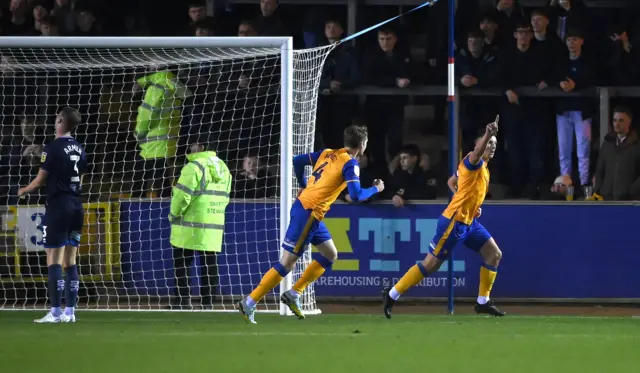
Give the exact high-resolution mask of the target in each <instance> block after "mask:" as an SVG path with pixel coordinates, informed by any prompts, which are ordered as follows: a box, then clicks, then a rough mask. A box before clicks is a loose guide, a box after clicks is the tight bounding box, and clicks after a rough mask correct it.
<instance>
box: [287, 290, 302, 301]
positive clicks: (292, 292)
mask: <svg viewBox="0 0 640 373" xmlns="http://www.w3.org/2000/svg"><path fill="white" fill-rule="evenodd" d="M289 294H291V296H292V297H294V298H295V299H298V298H300V295H301V294H298V292H297V291H295V290H293V289H290V290H289Z"/></svg>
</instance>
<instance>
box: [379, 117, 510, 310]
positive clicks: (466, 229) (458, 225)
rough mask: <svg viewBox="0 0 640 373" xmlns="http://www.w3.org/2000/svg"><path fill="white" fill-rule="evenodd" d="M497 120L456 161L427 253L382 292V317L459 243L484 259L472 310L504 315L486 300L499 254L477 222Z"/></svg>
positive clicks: (496, 246)
mask: <svg viewBox="0 0 640 373" xmlns="http://www.w3.org/2000/svg"><path fill="white" fill-rule="evenodd" d="M498 119H499V116H496V120H495V122H493V123H489V124H488V125H487V127H486V130H485V133H484V135H483V136H482V137H480V138H479V139H478V140H477V141H476V147H475V149H474V150H473V151H472V152H471V153H469V154H468V155H467V156H466V157H465V158H464V159H463V160H462V162H460V165H458V171H457V173H456V175H455V176H456V179H457V180H453V179H452V180H450V188H451V189H452V190H454V189H455V194H454V195H453V198H452V199H451V202H450V203H449V206H447V208H446V209H445V210H444V212H443V213H442V215H441V216H440V217H439V218H438V224H437V227H436V233H435V235H434V236H433V239H432V240H431V243H430V245H429V254H427V256H426V257H425V258H424V260H423V261H422V262H420V263H418V264H416V265H414V266H413V267H411V268H410V269H409V270H408V271H407V273H405V275H404V276H403V277H402V278H401V279H400V281H398V283H397V284H396V285H395V286H394V287H392V288H391V287H387V288H385V289H384V290H383V293H382V296H383V302H384V306H383V307H384V315H385V316H386V317H387V318H389V319H390V318H391V312H392V309H393V306H394V304H395V302H396V301H397V300H398V298H400V295H401V294H403V293H405V292H406V291H407V290H409V289H410V288H412V287H413V286H415V285H417V284H419V283H420V282H421V281H422V280H423V279H424V278H425V277H427V276H429V274H431V273H433V272H435V271H437V270H438V269H439V268H440V266H441V265H442V263H443V262H444V260H445V259H447V257H448V256H449V254H450V253H451V250H453V248H454V247H455V246H456V245H457V244H458V243H463V244H464V245H465V246H466V247H468V248H469V249H471V250H473V251H475V252H478V253H480V255H482V257H483V259H484V263H483V264H482V267H481V268H480V289H479V291H478V299H477V302H476V305H475V311H476V312H477V313H486V314H489V315H492V316H504V315H505V313H504V312H502V311H500V310H499V309H498V308H497V307H496V306H494V305H493V303H492V302H491V300H490V299H489V294H490V293H491V288H492V287H493V283H494V281H495V279H496V275H497V273H498V264H500V259H501V258H502V252H501V251H500V249H499V248H498V245H497V244H496V242H495V240H494V239H493V238H492V237H491V235H490V234H489V232H488V231H487V230H486V229H485V228H484V227H483V226H482V224H480V222H479V221H478V220H477V218H478V217H479V216H480V212H481V209H480V208H481V206H482V203H483V202H484V199H485V196H486V194H487V191H488V188H489V169H488V168H487V163H488V162H489V160H491V158H493V156H494V154H495V151H496V145H497V139H496V134H497V133H498ZM456 181H457V187H456V188H454V185H451V184H453V183H454V182H456Z"/></svg>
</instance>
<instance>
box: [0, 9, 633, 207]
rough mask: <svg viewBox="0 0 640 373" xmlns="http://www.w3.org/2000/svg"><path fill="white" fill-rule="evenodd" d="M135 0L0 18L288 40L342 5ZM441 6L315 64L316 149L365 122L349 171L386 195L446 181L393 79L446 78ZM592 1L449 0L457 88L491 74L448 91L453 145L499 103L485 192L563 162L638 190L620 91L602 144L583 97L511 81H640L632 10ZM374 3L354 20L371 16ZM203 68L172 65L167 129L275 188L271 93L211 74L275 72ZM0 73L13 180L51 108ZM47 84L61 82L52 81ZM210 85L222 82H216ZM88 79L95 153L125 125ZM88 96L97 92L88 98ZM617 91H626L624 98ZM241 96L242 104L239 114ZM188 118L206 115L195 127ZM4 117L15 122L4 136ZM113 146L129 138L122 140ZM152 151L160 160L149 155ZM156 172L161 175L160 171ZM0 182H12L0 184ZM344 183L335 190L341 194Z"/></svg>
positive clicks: (510, 190) (1, 24)
mask: <svg viewBox="0 0 640 373" xmlns="http://www.w3.org/2000/svg"><path fill="white" fill-rule="evenodd" d="M136 4H138V6H136V7H132V6H131V5H130V4H127V3H125V2H124V1H120V0H118V1H106V0H104V1H98V0H93V1H92V0H77V1H71V0H11V1H10V4H8V5H9V6H8V7H6V8H4V9H0V10H1V12H0V13H1V16H0V34H2V35H11V36H33V35H44V36H57V35H70V36H97V35H108V36H134V35H153V36H165V35H170V36H175V35H183V36H184V35H192V36H196V37H201V36H213V35H217V36H239V37H245V36H288V35H290V36H293V37H294V45H295V46H296V48H312V47H316V46H321V45H328V44H330V43H334V42H336V41H338V40H340V39H341V38H344V37H345V36H346V32H345V21H346V20H345V19H346V14H345V13H346V7H343V8H341V11H338V12H334V11H332V10H327V11H325V10H324V9H320V11H317V12H316V11H313V12H310V15H309V16H307V17H304V20H302V17H296V16H295V14H294V12H293V11H291V10H292V8H289V9H287V8H286V5H279V4H278V2H277V1H276V0H261V1H260V5H259V7H258V6H257V5H251V6H249V5H246V6H234V7H232V6H229V5H225V6H220V7H218V8H216V9H215V14H214V15H213V16H208V15H207V8H206V6H205V4H204V3H202V2H199V1H198V0H194V1H189V2H188V5H185V4H178V5H175V4H174V5H172V7H170V6H168V5H167V9H160V8H163V7H160V6H159V5H158V4H156V3H154V2H150V1H141V2H139V3H136ZM154 4H155V5H154ZM178 9H181V10H182V12H183V13H182V14H183V16H181V17H178V18H179V20H176V21H174V22H168V20H170V19H171V18H170V17H173V19H175V18H176V16H175V12H173V10H178ZM288 11H289V12H288ZM446 12H447V8H446V2H439V3H437V4H436V5H435V6H434V7H432V8H428V9H424V11H420V12H416V13H415V14H412V15H411V17H403V18H401V19H400V21H399V22H396V23H392V24H390V25H389V27H384V28H381V29H379V30H377V31H376V32H375V33H372V35H371V36H366V37H364V38H362V39H358V40H357V42H356V44H355V45H353V44H351V43H344V44H340V45H339V46H338V47H337V48H335V49H334V50H333V51H332V52H331V54H330V55H329V57H328V58H327V60H326V61H325V64H324V67H323V70H322V78H321V82H320V88H319V89H320V92H319V93H320V95H319V99H318V115H317V122H316V129H317V132H316V144H315V146H316V147H317V148H318V149H319V148H322V147H330V148H338V147H341V146H342V144H341V138H340V134H341V133H342V129H343V128H345V127H346V126H347V125H348V124H350V123H353V122H359V123H362V124H364V125H366V126H367V127H368V128H369V135H370V141H369V151H368V152H367V154H366V155H365V156H364V157H362V159H360V160H359V161H360V164H361V178H362V179H363V183H364V184H367V183H368V182H369V181H372V180H373V179H378V178H382V179H384V180H385V181H386V183H387V185H388V187H387V191H388V194H386V195H384V196H381V197H380V198H384V199H389V200H391V201H392V202H393V204H394V205H395V206H397V207H401V206H403V205H404V203H405V202H406V201H409V200H423V199H435V198H438V197H445V196H446V195H447V193H448V188H447V185H446V180H447V179H448V177H449V176H450V175H448V171H447V165H446V162H445V161H440V159H446V157H442V156H441V154H440V153H441V152H442V150H443V149H441V148H429V147H424V146H421V145H420V144H422V142H421V141H418V140H415V141H414V138H413V137H412V140H411V141H409V140H407V139H405V138H403V133H404V132H405V131H403V130H402V128H403V127H405V126H406V122H407V121H406V118H405V112H406V108H407V106H408V104H409V103H410V100H409V98H408V95H404V94H403V92H409V91H410V90H411V89H412V87H416V86H423V85H445V84H446V81H447V73H446V71H447V44H446V41H447V37H446V30H447V23H446V22H445V19H446ZM167 13H168V14H167ZM365 13H366V12H365ZM600 13H601V12H599V11H598V12H595V11H594V9H590V8H587V7H586V6H585V4H583V3H582V1H580V0H550V1H549V3H548V5H547V6H546V7H543V8H537V9H523V8H521V7H520V6H519V5H518V1H516V0H499V1H496V4H495V7H494V8H491V9H480V8H479V7H478V5H477V3H476V2H474V1H461V2H460V3H459V6H458V7H457V10H456V60H455V61H456V62H455V63H456V80H457V82H458V85H459V88H460V90H461V91H464V90H474V89H491V90H492V91H494V92H497V94H496V95H494V96H472V95H462V99H461V108H462V110H461V112H460V114H461V115H460V125H461V132H462V148H463V151H464V152H467V151H469V150H470V149H471V148H472V147H473V146H474V140H475V138H476V136H477V134H478V131H480V130H481V129H482V128H484V126H485V124H486V123H488V122H489V121H491V120H493V118H494V117H495V115H496V114H497V113H499V114H500V115H501V121H500V125H501V132H500V136H499V144H500V145H499V149H498V152H497V155H496V159H495V161H494V162H492V163H491V168H492V171H493V179H492V183H493V184H494V186H504V187H503V188H495V191H498V190H503V191H504V192H501V193H498V192H495V193H494V189H492V193H491V195H492V196H493V197H494V198H499V196H506V197H513V198H520V197H527V198H531V199H539V198H544V199H549V198H564V197H559V196H558V195H557V194H554V193H552V192H551V190H557V188H554V187H553V185H552V184H554V179H555V178H556V176H558V175H564V176H565V178H559V179H561V180H568V181H563V182H564V183H569V182H571V183H572V184H573V185H574V186H575V193H576V195H577V196H580V197H586V195H584V194H582V195H581V193H582V191H584V193H586V194H590V193H591V192H587V191H596V192H597V193H598V194H601V195H603V196H604V198H605V199H609V200H612V199H615V200H630V199H640V142H639V141H638V136H637V134H636V133H635V131H634V130H633V128H632V120H633V113H632V111H631V110H630V109H628V107H629V106H631V107H632V106H633V101H628V102H613V104H614V105H612V106H613V107H617V108H616V109H615V112H612V114H611V117H612V118H613V119H612V125H613V131H612V133H611V134H610V135H609V136H607V137H606V138H605V139H604V145H603V146H602V148H601V149H600V146H599V144H600V141H599V139H597V138H595V136H596V135H597V133H598V131H597V128H598V126H599V124H598V123H597V120H598V116H597V112H596V111H595V110H594V107H597V105H596V101H595V98H592V97H576V96H569V95H567V96H566V97H562V96H560V97H553V98H549V97H531V96H525V95H524V94H522V93H521V92H520V88H522V87H537V89H539V90H555V91H557V92H578V91H587V90H588V89H589V88H591V87H594V86H598V85H616V86H621V85H626V86H633V85H640V69H639V68H638V66H640V64H639V62H640V58H639V57H638V56H640V54H639V53H640V51H639V50H638V49H637V48H634V44H636V41H637V42H640V39H638V38H640V32H639V31H640V29H639V28H637V27H635V23H634V22H633V21H634V12H633V11H631V10H629V9H626V10H624V11H620V12H619V14H609V15H608V18H606V19H604V18H603V17H601V16H600ZM415 17H420V18H421V19H423V20H427V21H426V22H422V23H425V24H426V25H427V26H426V29H425V28H424V27H423V28H422V29H421V28H420V27H418V26H416V25H415V23H416V22H415V21H414V19H415ZM374 18H375V17H373V18H372V19H371V20H370V21H371V22H368V23H369V24H371V23H373V22H374ZM607 20H608V22H609V23H607ZM422 32H424V33H425V34H426V37H425V38H417V37H416V35H417V34H419V33H422ZM374 36H375V37H374ZM420 51H422V52H423V53H422V54H421V53H420ZM2 58H3V60H2V62H3V63H5V62H7V61H8V59H10V58H11V57H10V56H6V55H3V56H2ZM251 68H252V69H256V70H260V71H262V74H263V75H264V76H266V75H270V74H265V73H264V71H265V70H264V69H266V68H268V66H265V65H261V66H257V65H255V64H253V65H251ZM211 69H212V67H211V66H203V65H199V66H197V67H189V68H187V69H185V68H182V69H181V70H182V71H183V72H184V71H190V72H188V73H187V74H186V76H185V75H184V74H182V75H180V74H178V75H179V77H180V79H181V80H182V81H183V82H184V84H185V85H186V87H187V88H188V91H189V92H190V94H191V98H188V97H187V96H185V101H184V106H185V110H183V112H182V113H183V117H188V118H190V119H189V120H184V119H183V121H182V123H181V125H182V126H184V127H189V129H187V130H186V131H183V132H181V133H192V132H193V129H192V128H191V127H194V126H195V125H196V123H197V124H198V131H199V132H202V131H209V132H212V133H219V134H222V133H223V132H226V137H225V136H218V137H213V139H214V140H213V141H218V142H219V143H220V144H224V145H221V147H224V149H219V152H220V153H221V154H222V155H223V156H225V157H226V158H228V160H229V161H230V162H231V161H236V162H233V163H237V165H236V164H233V165H232V166H231V168H232V169H235V170H236V177H235V178H234V179H235V180H236V187H235V188H234V197H236V198H264V197H272V196H276V195H277V193H278V190H277V184H278V183H277V177H276V176H274V174H275V173H273V172H271V171H270V170H271V168H270V167H268V165H269V163H271V162H272V161H273V159H270V158H268V157H265V150H264V149H267V151H266V152H267V153H269V154H271V155H273V154H277V150H274V148H273V147H274V146H277V133H278V126H279V123H277V118H276V117H275V116H274V115H273V113H276V112H277V110H275V109H274V107H275V106H276V105H277V104H278V103H277V101H276V100H277V99H276V98H274V99H273V100H270V99H267V100H266V101H264V102H263V101H260V99H259V98H257V97H256V98H254V99H253V100H252V99H250V98H249V97H246V96H243V97H242V98H240V97H239V96H234V95H229V91H230V90H232V88H230V85H229V84H228V83H225V84H226V85H223V84H222V83H221V79H220V77H221V76H224V77H227V78H228V80H229V79H232V80H233V81H236V82H237V83H236V85H237V87H236V86H234V87H233V89H235V90H237V89H245V88H251V87H253V86H255V85H266V86H277V84H278V83H277V82H274V81H268V82H266V81H265V80H264V79H260V81H257V80H256V79H255V77H253V76H247V75H246V74H244V73H238V74H236V75H238V76H235V75H234V74H235V73H236V72H235V71H232V72H229V71H216V72H213V71H212V70H211ZM244 69H245V68H243V69H241V70H242V71H245V70H244ZM204 70H206V72H203V71H204ZM2 73H3V76H2V83H3V84H2V92H1V93H2V98H3V104H4V107H3V108H2V125H3V128H2V134H3V138H2V143H1V145H2V150H1V151H2V156H3V157H2V159H3V160H2V162H0V168H2V169H3V170H4V171H2V172H0V178H4V179H3V180H6V181H3V182H0V185H9V186H11V185H19V184H24V180H26V179H28V178H29V177H30V176H31V175H32V174H33V172H34V171H33V170H34V169H35V167H36V165H37V159H38V155H39V153H40V152H41V144H43V143H44V142H45V141H46V140H45V139H46V138H47V134H49V133H50V132H51V131H50V130H47V129H46V126H43V125H42V124H44V122H46V121H47V120H46V118H48V117H47V115H48V116H50V115H51V114H52V113H45V115H44V116H43V115H42V114H41V113H39V112H38V111H37V107H38V103H37V102H36V101H35V99H34V98H33V97H35V96H37V93H36V92H35V91H34V90H36V89H37V87H38V84H31V83H29V82H28V79H29V77H25V76H16V75H15V74H14V75H12V74H11V72H10V71H8V70H6V69H3V70H2ZM225 74H226V75H225ZM275 75H277V74H275ZM275 75H274V76H275ZM211 76H218V78H216V80H215V84H214V83H212V80H211V79H205V80H204V81H203V79H202V78H203V77H211ZM48 79H49V78H48ZM278 79H279V78H278ZM55 84H56V85H55V86H56V87H59V86H60V85H64V84H65V82H60V81H59V82H57V83H55ZM76 84H79V83H76ZM83 84H84V85H86V86H90V87H91V89H98V90H100V84H104V83H103V82H97V83H96V82H93V81H90V82H83ZM44 85H46V86H47V87H50V86H52V83H51V82H49V81H47V82H46V83H45V84H44ZM362 86H376V87H384V88H394V89H396V94H394V95H369V96H365V97H364V99H361V97H360V96H358V95H353V94H348V93H349V91H350V90H353V89H354V88H357V87H362ZM221 87H224V88H223V89H222V90H223V91H224V92H220V90H221ZM88 89H89V88H88ZM212 90H213V91H212ZM79 92H80V89H78V90H75V91H74V90H70V91H69V90H68V91H66V92H60V90H59V89H54V90H51V89H49V90H46V93H45V95H47V94H48V95H52V96H57V97H58V98H57V99H56V100H54V102H52V101H47V102H46V105H45V106H50V107H51V108H52V112H53V113H55V110H56V108H55V106H56V105H58V106H59V105H63V104H64V105H65V106H66V105H67V104H69V103H72V104H74V103H76V102H74V101H73V98H71V96H73V95H79ZM87 93H90V94H89V95H87V97H89V98H87V99H86V100H85V101H82V100H80V99H78V100H80V101H78V102H77V104H78V105H79V106H81V107H86V108H87V109H86V110H85V113H87V117H88V118H89V123H93V125H94V126H95V128H100V129H95V128H92V129H90V130H85V131H84V133H85V136H84V137H85V138H84V140H85V141H86V142H88V143H90V144H93V143H95V144H94V145H93V146H92V145H89V146H88V151H90V152H91V151H92V150H93V151H94V152H95V153H108V152H107V151H106V147H104V146H100V144H99V141H110V142H112V143H114V144H116V143H127V144H135V140H131V138H129V137H122V136H123V135H122V133H124V131H122V129H121V128H115V130H114V129H113V128H112V127H109V126H108V125H101V123H98V122H100V121H101V119H100V118H101V117H100V115H99V114H98V110H97V109H92V108H95V107H97V106H99V105H100V102H98V101H101V102H104V101H109V102H111V101H113V100H100V99H99V97H100V95H101V93H100V92H99V91H87ZM343 93H344V94H343ZM64 95H66V96H65V97H66V98H65V99H64V100H61V99H60V98H59V97H62V96H64ZM90 97H95V98H97V100H98V101H91V98H90ZM274 97H275V95H274ZM198 99H201V100H203V101H198ZM87 100H88V101H87ZM207 100H210V101H207ZM420 100H421V101H420ZM62 101H64V102H62ZM81 101H82V102H81ZM230 101H232V102H231V103H230ZM418 101H420V102H421V103H424V104H427V105H430V106H433V109H434V110H433V117H432V119H430V120H425V123H424V124H423V125H422V126H421V130H420V131H419V132H420V133H419V135H420V136H421V137H424V138H430V137H433V138H440V137H442V136H443V135H444V136H446V131H447V124H446V123H447V122H446V119H445V117H446V115H447V113H446V101H445V99H444V98H435V99H434V98H426V97H422V98H418ZM411 102H413V101H411ZM625 103H626V104H627V105H626V106H625V105H622V104H625ZM135 105H139V103H138V104H133V108H132V109H130V110H131V111H132V112H135ZM187 106H188V108H187ZM248 108H249V109H248ZM256 108H258V109H256ZM120 110H122V108H120ZM249 110H251V112H248V111H249ZM260 110H261V111H260ZM240 111H243V112H244V114H242V115H238V113H239V112H240ZM268 112H270V113H271V114H270V115H269V113H268ZM207 113H209V114H208V115H207ZM231 115H232V116H233V117H230V116H231ZM449 115H452V114H450V113H449ZM43 118H44V119H43ZM238 118H240V119H238ZM247 118H250V119H247ZM256 118H258V119H256ZM126 120H131V117H129V118H126V119H125V120H123V119H119V122H122V121H126ZM227 122H231V123H232V124H231V125H230V127H229V128H227V127H225V126H226V123H227ZM202 123H207V125H206V126H204V127H203V126H202ZM20 129H21V130H20ZM594 129H596V130H594ZM18 133H20V134H21V135H22V136H16V134H18ZM88 134H92V136H93V137H91V136H89V135H88ZM102 135H104V136H105V137H102ZM231 137H233V138H234V139H231ZM105 139H106V140H105ZM265 142H266V143H265ZM443 142H446V141H443ZM123 149H125V150H126V149H128V150H132V149H130V148H126V146H125V148H123ZM232 149H234V151H231V150H232ZM238 149H240V150H238ZM179 152H180V151H179ZM182 152H184V150H182ZM132 153H135V149H133V151H132ZM574 153H575V155H574ZM114 157H115V156H114ZM179 157H180V156H179V155H178V159H179ZM574 158H576V159H575V160H574ZM127 160H129V158H126V157H125V158H122V159H118V158H108V157H102V158H100V159H97V158H96V159H93V161H94V163H97V164H116V163H122V162H124V163H126V162H125V161H127ZM172 163H173V162H172ZM155 164H157V163H154V165H155ZM11 167H20V168H19V169H20V170H21V171H19V172H17V173H16V171H15V170H16V169H15V168H14V169H13V171H12V169H11ZM101 167H102V168H100V170H96V171H95V173H102V174H107V173H115V174H118V173H127V172H128V171H129V170H127V169H123V170H115V166H113V167H111V166H110V167H111V168H110V169H109V168H105V167H104V166H101ZM156 167H158V166H156ZM162 167H170V166H166V163H163V166H162ZM16 175H18V176H19V177H18V179H16ZM7 177H10V180H7ZM118 177H122V176H118ZM159 177H168V176H167V174H161V176H159ZM23 179H24V180H23ZM98 182H99V180H98ZM580 187H585V188H584V189H583V188H580ZM587 187H588V188H587ZM4 194H5V193H3V195H4ZM6 194H7V195H11V194H12V193H11V191H10V190H9V191H7V193H6ZM160 194H162V193H160ZM344 198H345V201H347V202H349V201H348V196H345V197H344Z"/></svg>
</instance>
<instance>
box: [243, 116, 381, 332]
mask: <svg viewBox="0 0 640 373" xmlns="http://www.w3.org/2000/svg"><path fill="white" fill-rule="evenodd" d="M366 148H367V128H366V127H359V126H355V125H354V126H349V127H347V128H346V129H345V130H344V148H342V149H325V150H324V151H320V152H314V153H309V154H303V155H298V156H296V157H294V158H293V168H294V171H295V175H296V178H297V179H298V183H299V184H300V187H301V190H300V192H299V193H298V198H297V199H296V201H295V202H294V204H293V206H292V207H291V220H290V222H289V227H288V228H287V232H286V235H285V239H284V242H283V243H282V248H283V249H284V250H285V251H284V252H283V255H282V257H281V258H280V261H279V262H278V263H276V264H275V265H274V266H273V268H271V269H270V270H269V271H268V272H267V273H266V274H265V275H264V277H262V280H260V284H259V285H258V286H257V287H256V288H255V289H254V290H253V292H252V293H251V294H250V295H249V296H248V297H246V298H245V299H243V300H242V301H240V302H238V304H237V307H238V310H239V311H240V312H241V313H242V315H243V316H244V319H245V321H247V322H248V323H251V324H255V323H256V322H255V311H256V306H257V304H258V303H259V302H260V300H262V298H264V296H265V295H266V294H267V293H268V292H270V291H271V290H273V288H275V287H276V286H277V285H278V284H279V283H280V281H282V279H283V278H284V277H285V276H287V274H288V273H289V272H290V271H291V270H292V269H293V267H294V265H295V263H296V262H297V261H298V259H299V258H300V257H301V256H302V254H303V253H304V250H305V248H306V247H307V245H309V244H312V245H314V246H315V247H316V248H317V249H318V251H319V252H320V254H321V256H320V257H319V258H318V259H315V260H314V261H313V262H311V264H309V266H308V267H307V268H306V270H305V271H304V273H303V274H302V276H301V277H300V279H299V280H298V281H297V282H296V283H295V284H294V285H293V288H292V289H290V290H289V291H287V292H285V293H283V294H282V295H281V296H280V301H281V302H282V303H284V304H285V305H287V306H288V307H289V309H290V310H291V312H293V313H294V314H295V315H296V317H297V318H298V319H304V314H303V313H302V309H301V306H300V295H301V294H302V293H303V292H304V290H305V289H306V288H307V286H309V284H311V283H312V282H314V281H315V280H317V279H318V278H320V276H322V274H323V273H324V272H325V270H327V269H329V268H331V265H332V264H333V262H334V261H335V260H336V259H337V257H338V250H337V249H336V246H335V245H334V243H333V240H332V239H331V235H330V234H329V231H328V230H327V227H326V226H325V224H324V222H322V219H323V218H324V216H325V214H326V213H327V212H328V211H329V208H330V207H331V205H332V204H333V202H335V200H336V198H338V196H339V195H340V193H342V191H343V190H344V188H345V187H347V188H348V190H349V196H350V197H351V199H352V200H353V201H364V200H366V199H369V198H370V197H371V196H373V195H374V194H376V193H378V192H381V191H383V190H384V183H383V182H382V180H375V181H374V183H373V184H374V185H373V186H372V187H370V188H366V189H362V188H361V187H360V167H359V166H358V161H357V160H356V157H357V156H358V155H361V154H363V153H364V151H365V149H366ZM306 166H313V172H312V174H311V176H310V177H309V180H308V182H307V181H305V179H304V169H305V167H306Z"/></svg>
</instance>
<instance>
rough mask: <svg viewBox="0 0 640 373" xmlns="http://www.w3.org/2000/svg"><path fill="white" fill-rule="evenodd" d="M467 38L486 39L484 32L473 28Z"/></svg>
mask: <svg viewBox="0 0 640 373" xmlns="http://www.w3.org/2000/svg"><path fill="white" fill-rule="evenodd" d="M467 39H482V40H484V32H482V30H480V29H473V30H470V31H469V32H468V33H467Z"/></svg>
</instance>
